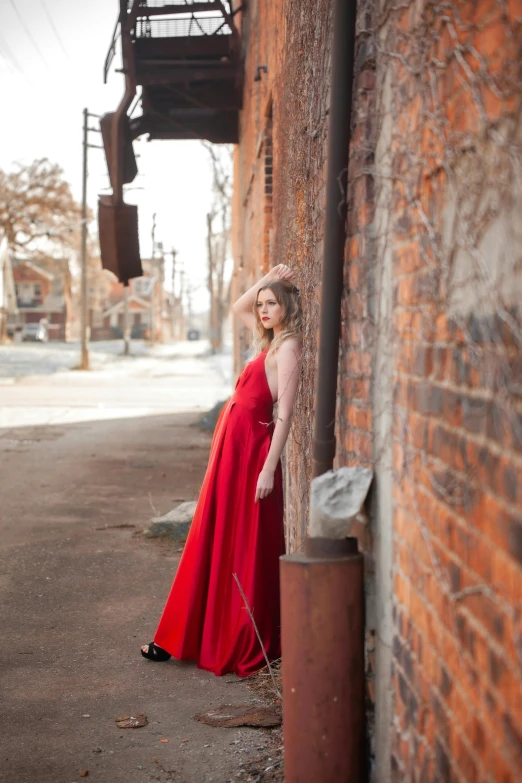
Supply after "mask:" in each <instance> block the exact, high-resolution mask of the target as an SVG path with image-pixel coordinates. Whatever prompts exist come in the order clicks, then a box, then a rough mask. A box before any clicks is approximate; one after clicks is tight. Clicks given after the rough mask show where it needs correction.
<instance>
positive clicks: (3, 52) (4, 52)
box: [0, 35, 34, 88]
mask: <svg viewBox="0 0 522 783" xmlns="http://www.w3.org/2000/svg"><path fill="white" fill-rule="evenodd" d="M0 56H1V57H2V58H3V59H4V62H6V63H7V65H8V66H10V67H11V68H12V69H13V70H14V71H15V72H18V73H19V74H20V75H21V76H22V78H23V79H25V81H26V82H27V84H28V85H29V86H30V87H33V88H34V84H33V83H32V81H31V80H30V79H29V77H28V76H27V73H26V72H25V71H24V69H23V68H22V66H21V65H20V63H19V62H18V60H17V59H16V57H15V55H14V54H13V52H12V50H11V48H10V46H9V44H8V43H7V41H6V40H5V39H4V38H3V37H2V36H1V35H0Z"/></svg>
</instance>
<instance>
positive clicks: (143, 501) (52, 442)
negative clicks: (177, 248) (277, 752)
mask: <svg viewBox="0 0 522 783" xmlns="http://www.w3.org/2000/svg"><path fill="white" fill-rule="evenodd" d="M214 359H215V357H210V358H209V359H204V360H203V362H204V366H203V367H202V368H201V370H200V374H199V375H196V376H194V375H193V374H192V375H191V374H190V372H192V373H193V372H194V370H193V366H192V365H191V362H192V363H193V362H200V363H201V360H199V359H194V357H185V358H183V359H181V358H180V359H179V360H177V359H172V360H171V366H170V368H169V364H168V360H160V359H158V357H153V358H152V359H150V358H149V359H148V358H147V357H144V358H143V361H144V362H145V364H139V363H138V365H136V369H135V370H134V371H133V374H132V377H131V379H129V375H128V374H126V373H124V372H122V373H119V372H114V367H111V368H106V369H105V370H100V371H97V372H96V373H94V374H90V373H67V374H63V373H62V374H59V375H49V376H46V378H45V381H44V382H43V379H41V380H40V382H38V381H36V380H35V378H34V377H32V378H27V379H24V380H19V381H17V382H16V383H15V384H13V385H12V386H2V387H0V393H1V394H2V395H3V394H4V392H13V393H14V392H18V404H17V403H16V399H15V398H14V396H12V397H11V398H10V401H9V405H8V408H9V410H11V414H12V419H13V421H12V422H11V424H10V425H9V426H8V427H5V428H4V429H1V430H0V453H1V460H2V507H1V511H0V533H1V535H0V542H1V543H0V623H1V627H2V628H4V629H8V632H7V633H6V634H5V638H4V644H3V645H2V649H1V652H0V661H1V664H0V667H1V670H2V673H3V677H2V679H3V682H2V694H3V698H2V724H3V728H2V732H1V733H0V750H1V753H2V764H1V765H0V781H6V783H7V781H9V783H11V781H16V783H73V782H75V781H78V783H79V781H80V780H82V779H83V778H82V777H80V774H81V773H82V771H83V772H84V771H85V770H88V776H87V779H89V780H93V781H100V783H133V782H134V781H136V782H138V781H139V782H140V783H149V781H159V782H160V783H164V782H165V783H166V782H167V781H175V783H207V781H208V783H210V782H211V781H212V783H226V782H228V781H236V780H244V781H246V780H249V779H254V778H249V776H248V775H246V774H245V773H243V772H241V771H240V769H241V765H242V764H243V763H245V762H246V761H247V760H248V759H250V758H252V757H253V756H255V755H261V756H262V755H263V753H265V748H267V747H270V743H271V742H273V740H272V738H271V733H270V732H269V731H266V730H258V729H247V728H243V729H223V728H221V729H220V728H212V727H209V726H206V725H204V724H201V723H198V722H196V721H195V720H194V719H193V716H194V715H195V714H196V713H200V712H205V711H207V710H209V709H211V708H213V707H218V706H220V705H222V704H242V703H253V702H254V701H255V699H256V698H257V697H256V693H255V692H253V691H251V690H249V689H248V688H247V685H246V683H245V681H240V680H238V679H237V678H236V677H234V676H233V675H231V676H226V677H221V678H218V677H215V676H214V675H212V674H209V673H207V672H203V671H200V670H198V669H197V668H196V667H195V665H194V664H192V663H180V662H174V661H169V662H168V663H166V664H153V663H151V662H149V661H146V660H144V659H143V658H142V657H141V656H140V653H139V647H140V644H143V643H145V642H148V641H149V640H150V639H151V638H152V635H153V632H154V629H155V626H156V623H157V621H158V618H159V613H160V611H161V609H162V606H163V602H164V600H165V598H166V596H167V592H168V590H169V588H170V585H171V582H172V578H173V575H174V573H175V569H176V565H177V562H178V558H179V551H175V550H174V549H173V548H172V547H169V546H166V545H162V544H159V543H158V542H157V541H147V540H144V539H143V538H141V537H140V536H139V535H138V532H139V530H140V529H141V528H143V527H145V526H146V525H147V523H148V521H149V520H150V518H151V516H153V515H154V513H156V512H157V513H160V514H163V513H165V512H167V511H168V510H169V509H170V508H172V507H173V506H174V505H176V504H177V503H179V502H181V501H182V500H190V499H193V498H195V497H197V493H198V491H199V487H200V483H201V480H202V478H203V473H204V469H205V465H206V458H207V455H208V448H209V443H210V436H209V435H207V434H205V433H202V432H200V430H199V429H198V428H196V427H193V426H190V425H191V424H192V423H193V422H194V420H195V419H197V418H198V417H199V413H198V412H197V409H196V405H200V403H201V401H202V400H204V399H206V397H205V395H208V394H209V388H210V390H211V391H212V390H213V393H214V395H216V394H217V396H219V395H220V394H222V393H223V391H224V390H225V388H226V385H225V384H224V383H222V384H221V385H220V382H219V366H218V365H219V363H220V362H221V361H222V360H221V359H217V360H216V361H213V360H214ZM141 361H142V360H141V359H140V362H141ZM147 362H149V364H146V363H147ZM191 367H192V370H191ZM183 369H185V370H186V371H190V372H189V374H188V376H185V377H183V375H182V370H183ZM225 369H226V368H225ZM224 371H225V370H224ZM162 373H166V376H164V377H163V378H162V377H161V376H162ZM65 379H67V382H65ZM88 381H89V382H88ZM91 381H95V383H91ZM42 382H43V386H42ZM201 383H203V388H201V390H200V396H199V397H194V394H195V392H194V389H196V388H199V387H200V385H201ZM134 386H137V387H138V388H137V389H134V390H133V387H134ZM147 388H148V389H149V392H148V397H149V400H148V413H147V414H146V415H138V414H137V410H138V408H139V405H138V403H140V401H141V402H142V401H143V399H144V398H145V397H146V396H147ZM58 390H61V391H60V393H61V397H60V398H59V399H58V400H56V399H55V398H54V397H53V395H54V392H57V391H58ZM67 390H68V396H67V393H66V391H67ZM88 390H90V394H91V397H89V396H88ZM169 392H170V394H171V396H172V397H173V400H172V401H171V402H170V403H169V404H170V406H171V407H174V408H175V407H176V406H178V412H173V411H172V410H170V409H167V403H168V394H169ZM178 392H179V393H180V394H181V395H182V398H183V399H187V397H188V396H190V395H192V410H188V411H184V412H181V411H179V405H180V403H179V401H176V397H177V394H178ZM35 393H37V394H40V395H41V396H42V395H43V396H44V399H45V400H46V401H47V405H48V408H47V410H48V416H49V412H51V413H52V415H53V416H54V419H53V422H54V423H50V424H49V423H47V424H45V423H44V424H36V423H35V422H34V421H33V420H32V417H31V415H30V414H31V410H32V409H31V407H30V404H29V403H30V399H31V395H33V396H34V394H35ZM118 394H119V401H118ZM49 395H51V396H50V397H49ZM129 395H130V399H129ZM133 395H134V396H133ZM106 398H109V399H108V402H107V399H106ZM77 399H79V402H80V404H79V406H78V407H77V409H76V410H79V411H82V412H84V411H86V410H90V411H91V414H92V416H94V415H95V413H96V410H97V408H96V406H97V405H98V403H99V402H100V400H102V401H103V399H106V402H107V405H108V407H107V408H106V410H110V411H111V416H110V417H108V418H106V419H104V420H100V418H98V419H94V418H91V419H90V420H84V419H81V418H80V420H76V421H72V422H71V421H67V420H66V419H67V416H65V412H70V411H74V410H75V407H74V401H75V400H77ZM53 400H54V402H53ZM89 402H90V407H89V405H88V404H87V403H89ZM24 411H25V413H26V414H27V419H28V420H27V421H25V422H24V421H23V416H24ZM82 415H83V414H82ZM64 416H65V418H64ZM15 420H16V422H15ZM153 507H154V510H153ZM136 713H141V714H145V715H146V716H147V718H148V725H146V726H145V727H143V728H139V729H118V728H117V726H116V723H115V721H116V719H117V718H118V717H120V716H122V715H131V714H136ZM162 740H168V741H162ZM266 753H268V751H266ZM255 779H261V778H257V777H256V778H255Z"/></svg>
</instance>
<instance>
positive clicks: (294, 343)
mask: <svg viewBox="0 0 522 783" xmlns="http://www.w3.org/2000/svg"><path fill="white" fill-rule="evenodd" d="M302 350H303V344H302V340H301V338H300V337H287V339H286V340H285V341H284V342H283V343H281V345H280V346H279V347H278V349H277V351H276V352H275V357H276V361H277V359H278V358H281V359H283V360H286V361H288V360H289V359H291V358H294V359H297V360H299V359H300V357H301V353H302Z"/></svg>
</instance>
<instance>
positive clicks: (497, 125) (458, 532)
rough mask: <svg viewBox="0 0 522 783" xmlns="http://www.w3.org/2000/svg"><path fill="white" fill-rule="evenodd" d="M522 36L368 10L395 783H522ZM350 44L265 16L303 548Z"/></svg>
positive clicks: (272, 228)
mask: <svg viewBox="0 0 522 783" xmlns="http://www.w3.org/2000/svg"><path fill="white" fill-rule="evenodd" d="M521 20H522V2H520V1H518V2H515V0H509V1H508V0H506V2H502V3H494V2H488V0H476V1H475V2H471V1H469V2H462V1H461V2H456V3H431V2H419V0H411V2H408V1H406V2H400V3H399V2H386V1H385V2H381V1H379V2H377V0H375V1H374V2H370V1H369V0H366V1H363V2H359V3H358V21H357V45H356V63H355V85H354V87H355V89H354V107H353V128H352V148H351V158H350V168H349V189H348V196H347V198H348V218H347V242H346V257H345V282H344V291H343V303H342V342H341V355H340V362H339V393H338V413H337V439H338V452H337V457H336V467H339V466H341V465H350V464H370V465H373V467H374V468H375V471H376V486H375V490H374V495H375V497H374V498H373V500H372V503H371V505H370V517H371V522H370V524H369V525H368V526H361V527H360V529H359V530H358V531H357V532H358V537H359V540H360V544H361V546H362V548H363V551H364V552H365V556H366V574H367V585H366V587H367V597H368V607H367V608H368V620H367V636H366V642H367V664H368V666H367V674H368V682H367V684H368V705H369V709H368V717H369V723H370V732H369V735H370V740H371V741H373V740H372V738H373V736H374V735H373V726H372V720H373V700H374V698H375V693H376V690H375V685H376V684H377V686H379V681H380V690H379V687H377V713H378V715H377V717H378V718H379V703H380V704H381V715H380V721H381V726H380V729H379V728H378V732H379V731H380V735H379V733H378V734H377V736H378V737H379V739H378V742H377V743H376V744H375V746H374V745H371V746H370V748H369V755H370V756H373V754H374V752H375V753H376V755H377V757H378V756H379V754H380V755H381V758H380V760H379V759H378V761H379V771H378V772H375V768H374V772H373V778H374V780H377V779H378V780H379V781H381V780H387V779H389V777H390V775H391V776H392V777H393V779H395V780H397V781H405V780H407V781H423V782H424V781H435V780H437V781H442V780H456V781H475V780H477V781H491V783H493V781H495V783H496V781H505V783H507V781H514V780H515V778H516V772H517V770H518V769H520V767H521V765H522V736H521V732H520V726H521V725H522V692H521V663H522V636H521V633H522V631H521V626H520V616H521V612H522V569H521V564H522V516H521V508H522V496H521V489H520V487H521V486H522V481H521V479H522V400H521V396H522V326H521V318H520V310H519V302H520V301H522V277H521V275H522V237H521V234H520V217H519V215H520V214H522V186H521V182H522V164H521V160H522V153H521V147H522V131H521V127H522V118H521V92H522V78H521V76H522V74H521V66H520V64H521V62H522V57H521V52H522V32H521V31H522V21H521ZM330 39H331V3H330V2H328V0H319V2H317V3H315V4H313V8H312V7H310V8H309V7H308V6H305V5H303V4H302V3H299V2H297V0H286V2H284V3H283V2H276V0H273V2H268V0H257V1H256V0H253V2H251V3H249V6H248V11H247V12H246V14H245V29H244V45H245V55H246V70H245V95H244V109H243V112H242V117H241V134H240V135H241V143H240V145H239V148H238V150H237V153H236V194H235V209H234V230H235V256H236V280H235V285H236V291H237V292H239V291H241V290H244V288H245V287H246V286H247V285H251V284H252V282H253V281H254V279H255V278H256V277H257V276H260V275H261V274H262V272H263V269H264V268H265V265H266V263H267V248H268V261H269V263H270V265H273V264H277V263H280V262H285V263H290V264H291V265H292V266H294V267H295V268H296V269H297V271H298V278H299V280H298V282H299V285H300V288H301V291H302V296H303V301H304V304H305V317H306V325H305V335H304V337H305V355H304V362H303V370H302V373H303V375H302V384H301V388H300V392H299V397H298V400H297V405H296V414H295V421H294V425H293V429H292V433H291V436H290V438H289V443H288V445H287V449H286V497H287V504H286V524H287V539H288V542H289V546H290V549H294V548H296V547H299V545H300V542H301V540H302V537H303V535H304V534H305V531H306V519H307V503H308V488H309V481H310V449H311V437H312V424H313V422H312V418H313V390H314V384H315V368H316V335H317V316H318V309H319V302H320V289H319V279H320V278H319V275H320V264H321V260H322V231H323V213H324V178H325V163H326V161H325V156H326V132H327V112H328V101H329V69H330V62H329V42H330ZM259 65H267V68H268V73H267V74H264V73H262V74H261V79H260V80H258V81H255V80H254V77H255V75H256V69H257V66H259ZM270 122H271V124H272V128H271V130H272V132H271V140H272V164H273V165H272V181H271V182H270V183H268V182H267V180H266V177H267V164H266V160H267V157H268V152H269V146H268V145H269V138H270V133H269V130H268V129H269V127H270ZM268 185H270V187H271V189H272V192H271V194H270V193H268V192H267V186H268ZM267 196H271V198H272V202H271V204H270V203H267V201H266V199H267ZM267 207H268V209H269V211H265V210H266V209H267ZM267 235H268V236H267ZM241 339H242V342H241V346H242V347H246V345H247V342H248V336H247V335H245V334H243V335H242V338H241ZM237 345H239V341H237ZM240 362H241V356H240V354H239V351H237V352H236V363H237V365H239V363H240ZM388 573H389V576H388ZM387 580H388V581H387ZM388 614H389V618H388ZM388 619H389V626H390V627H389V628H388ZM388 634H389V636H388ZM375 636H377V639H378V640H379V639H380V645H381V657H380V658H379V657H378V662H377V669H378V671H377V672H376V677H377V680H376V681H374V676H375V668H376V663H375V656H374V637H375ZM377 647H379V641H378V642H377ZM386 649H387V650H388V653H387V654H386V653H385V651H386ZM383 650H384V652H382V651H383ZM387 689H388V690H389V691H390V693H391V695H390V698H389V704H388V707H386V704H387V703H388V702H387V699H388V696H387ZM382 705H384V706H385V707H386V708H383V706H382ZM388 740H389V743H388ZM377 776H378V777H377Z"/></svg>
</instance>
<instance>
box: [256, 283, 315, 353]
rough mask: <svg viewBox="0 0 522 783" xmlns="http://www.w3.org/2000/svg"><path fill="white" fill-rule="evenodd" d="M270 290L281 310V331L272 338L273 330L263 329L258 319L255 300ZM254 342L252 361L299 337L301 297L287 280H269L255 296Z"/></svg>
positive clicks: (301, 322) (301, 326)
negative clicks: (290, 339) (263, 292)
mask: <svg viewBox="0 0 522 783" xmlns="http://www.w3.org/2000/svg"><path fill="white" fill-rule="evenodd" d="M266 290H270V291H272V293H273V294H274V298H275V299H276V301H277V303H278V304H280V305H281V307H282V308H283V317H282V318H281V326H282V329H281V331H280V332H278V334H277V335H275V336H274V330H273V329H265V327H264V326H263V322H262V321H261V318H260V317H259V312H258V307H257V299H258V296H259V294H260V293H261V291H266ZM253 312H254V318H255V319H256V321H255V327H254V342H253V343H252V359H254V358H255V357H256V356H258V355H259V354H260V353H261V352H262V351H264V350H265V349H266V348H268V349H269V350H268V353H273V352H274V351H277V349H278V348H279V346H280V345H281V344H282V343H284V341H285V340H288V338H289V337H299V338H300V337H301V333H302V329H303V313H302V310H301V296H300V294H299V290H298V289H297V288H296V287H295V285H294V284H293V283H291V282H290V281H289V280H277V279H276V280H271V281H270V282H269V283H265V284H264V285H262V286H261V287H260V288H259V289H258V291H257V294H256V301H255V302H254V308H253Z"/></svg>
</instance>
